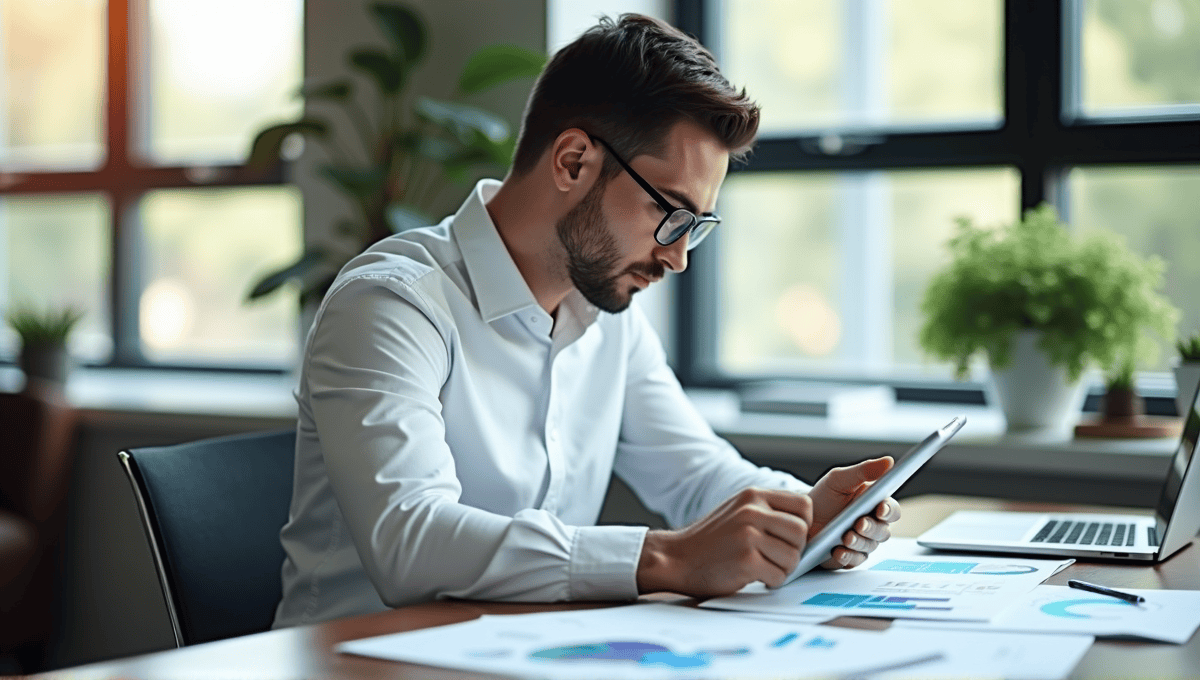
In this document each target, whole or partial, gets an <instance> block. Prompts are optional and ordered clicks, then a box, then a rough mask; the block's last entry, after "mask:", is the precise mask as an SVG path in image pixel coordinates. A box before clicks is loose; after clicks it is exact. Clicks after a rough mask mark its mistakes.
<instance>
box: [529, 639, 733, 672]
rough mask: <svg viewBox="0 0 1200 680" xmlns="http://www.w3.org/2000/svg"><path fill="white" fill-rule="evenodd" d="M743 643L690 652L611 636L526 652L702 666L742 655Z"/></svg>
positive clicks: (541, 656) (540, 656)
mask: <svg viewBox="0 0 1200 680" xmlns="http://www.w3.org/2000/svg"><path fill="white" fill-rule="evenodd" d="M749 653H750V650H749V649H747V648H745V647H737V648H733V649H712V650H701V651H698V652H696V653H694V654H680V653H678V652H675V651H672V650H671V649H670V648H669V647H664V646H663V645H660V644H655V643H653V642H636V641H627V640H615V641H606V642H595V643H589V644H582V645H565V646H562V647H549V648H547V649H540V650H538V651H536V652H533V653H532V654H530V655H529V658H530V659H534V660H537V661H553V662H565V663H571V662H575V663H578V662H587V661H605V662H616V663H635V664H638V665H639V666H669V667H671V668H705V667H707V666H709V665H710V664H711V663H712V660H713V659H714V658H716V657H718V656H742V655H745V654H749Z"/></svg>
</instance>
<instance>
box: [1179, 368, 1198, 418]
mask: <svg viewBox="0 0 1200 680" xmlns="http://www.w3.org/2000/svg"><path fill="white" fill-rule="evenodd" d="M1175 386H1176V388H1175V407H1176V408H1178V409H1179V415H1183V414H1184V413H1186V412H1187V410H1188V409H1190V408H1191V407H1192V397H1194V396H1196V389H1197V388H1198V387H1200V362H1196V361H1188V362H1180V363H1178V364H1175Z"/></svg>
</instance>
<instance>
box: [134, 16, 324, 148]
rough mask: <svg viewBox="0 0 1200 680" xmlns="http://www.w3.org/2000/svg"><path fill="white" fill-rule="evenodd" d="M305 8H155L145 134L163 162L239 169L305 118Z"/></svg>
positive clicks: (148, 61) (151, 21) (147, 67)
mask: <svg viewBox="0 0 1200 680" xmlns="http://www.w3.org/2000/svg"><path fill="white" fill-rule="evenodd" d="M302 9H303V7H302V3H301V2H300V0H205V1H204V2H187V1H183V0H150V2H149V16H148V19H149V20H148V26H149V36H148V37H147V42H148V44H149V55H148V58H147V59H146V60H145V61H144V62H143V63H144V64H145V70H146V72H147V76H148V93H147V95H146V96H147V97H148V102H147V104H148V105H147V106H145V107H144V108H143V110H146V111H148V112H149V120H148V121H145V123H146V124H147V125H146V133H147V135H148V139H147V140H146V142H147V148H145V149H144V152H145V153H146V154H147V155H148V156H149V157H150V159H151V160H153V161H155V162H159V163H168V164H169V163H185V164H186V163H218V162H240V161H241V160H242V159H243V158H245V155H246V153H247V151H248V150H249V148H250V142H251V140H252V139H253V135H254V133H255V132H257V131H258V129H260V128H261V127H262V126H264V125H266V124H268V123H271V122H281V121H283V120H287V119H291V118H294V117H296V116H298V115H299V114H300V111H301V109H302V105H301V102H300V100H299V99H297V98H296V97H295V96H294V95H295V92H296V90H297V89H298V88H299V85H300V82H301V80H302V68H303V67H302V63H301V51H300V44H301V37H302V36H301V32H302V31H301V26H302Z"/></svg>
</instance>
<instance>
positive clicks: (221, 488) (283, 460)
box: [118, 431, 296, 647]
mask: <svg viewBox="0 0 1200 680" xmlns="http://www.w3.org/2000/svg"><path fill="white" fill-rule="evenodd" d="M295 447H296V433H295V431H286V432H267V433H255V434H248V435H236V436H232V437H221V438H217V439H206V440H202V441H196V442H189V443H186V444H177V445H174V446H155V447H145V448H137V449H129V450H126V451H122V452H120V453H119V454H118V455H119V456H120V459H121V463H122V465H123V467H124V468H125V472H126V474H127V475H128V476H129V482H130V484H131V485H133V493H134V496H135V497H136V498H137V502H138V509H139V511H140V513H141V516H142V525H143V528H145V530H146V538H147V540H149V542H150V551H151V553H153V555H154V562H155V567H156V568H157V570H158V576H159V580H160V581H161V582H162V588H163V597H164V598H165V599H166V601H167V611H168V614H169V615H170V618H171V626H172V627H173V628H174V632H175V641H176V643H177V644H178V645H179V646H180V647H182V646H184V645H194V644H198V643H201V642H209V641H212V640H220V639H224V638H229V637H235V636H238V635H247V634H250V633H257V632H261V631H265V630H268V629H270V627H271V624H272V622H273V621H274V618H275V608H276V606H277V605H278V604H279V600H280V598H281V597H282V592H283V585H282V576H281V569H282V567H283V559H284V553H283V546H282V544H281V543H280V542H279V530H280V529H281V528H283V525H284V523H285V522H287V518H288V508H289V506H290V504H291V500H292V470H293V464H294V463H293V462H294V459H295Z"/></svg>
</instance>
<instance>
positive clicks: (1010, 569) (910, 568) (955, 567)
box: [871, 560, 1037, 576]
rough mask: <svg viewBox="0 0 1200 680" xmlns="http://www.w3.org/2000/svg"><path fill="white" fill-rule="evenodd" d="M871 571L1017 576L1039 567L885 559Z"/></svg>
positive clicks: (1030, 572)
mask: <svg viewBox="0 0 1200 680" xmlns="http://www.w3.org/2000/svg"><path fill="white" fill-rule="evenodd" d="M871 571H900V572H905V573H909V574H979V575H982V576H1016V575H1020V574H1032V573H1033V572H1035V571H1037V567H1030V566H1026V565H1020V564H979V563H978V562H913V561H909V560H884V561H882V562H880V563H879V564H877V565H875V566H873V567H871Z"/></svg>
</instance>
